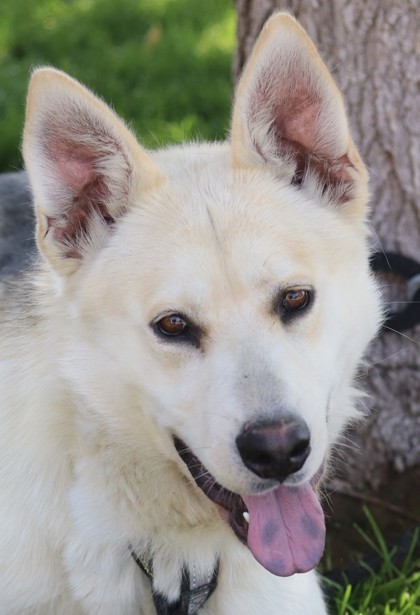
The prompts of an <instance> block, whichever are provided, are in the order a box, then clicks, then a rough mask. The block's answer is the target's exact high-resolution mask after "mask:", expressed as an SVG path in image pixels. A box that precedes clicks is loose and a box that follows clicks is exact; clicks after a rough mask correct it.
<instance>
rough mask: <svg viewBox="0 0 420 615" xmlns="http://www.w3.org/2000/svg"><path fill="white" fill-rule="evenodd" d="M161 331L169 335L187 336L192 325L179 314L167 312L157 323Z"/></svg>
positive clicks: (157, 327)
mask: <svg viewBox="0 0 420 615" xmlns="http://www.w3.org/2000/svg"><path fill="white" fill-rule="evenodd" d="M155 327H156V329H157V331H158V332H159V333H161V334H162V335H166V336H169V337H179V336H185V335H188V334H189V333H190V326H189V325H188V323H187V322H186V321H185V320H184V318H182V316H180V315H179V314H167V315H166V316H164V317H163V318H161V319H160V320H158V321H157V322H156V323H155Z"/></svg>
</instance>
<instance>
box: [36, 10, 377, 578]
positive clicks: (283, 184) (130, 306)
mask: <svg viewBox="0 0 420 615" xmlns="http://www.w3.org/2000/svg"><path fill="white" fill-rule="evenodd" d="M24 155H25V160H26V165H27V169H28V172H29V175H30V179H31V184H32V188H33V193H34V199H35V205H36V210H37V217H38V230H37V240H38V245H39V249H40V251H41V253H42V254H43V256H44V260H45V262H46V264H47V267H46V268H47V270H48V271H49V272H50V274H48V275H50V281H51V283H50V291H49V292H50V294H51V300H50V301H49V302H50V304H53V303H54V305H58V306H59V309H60V311H61V312H62V313H63V314H64V317H65V323H64V324H63V325H62V326H63V336H62V339H59V340H57V341H56V343H57V346H58V347H59V348H60V352H61V353H62V363H63V365H64V370H65V373H66V377H67V378H69V379H70V380H71V382H72V384H73V386H74V387H75V388H76V390H77V394H78V395H80V396H82V397H83V400H84V411H86V412H87V413H91V414H92V415H94V416H95V417H96V419H97V420H98V421H100V422H101V424H102V425H105V424H107V425H111V428H112V429H115V433H116V434H121V433H124V434H125V436H124V437H126V438H128V437H129V435H131V436H132V438H133V439H134V440H135V439H136V438H138V439H139V442H140V441H141V442H142V448H143V449H148V450H149V449H153V450H160V449H159V446H161V444H162V442H164V443H165V446H166V450H164V451H163V455H166V456H167V457H168V458H174V457H175V456H176V459H177V463H178V465H179V468H180V470H181V471H182V472H186V467H185V465H184V462H185V464H187V466H188V468H189V471H190V472H191V475H192V476H193V478H194V480H195V482H196V483H197V485H198V486H199V488H200V489H201V490H202V491H203V492H204V493H205V495H206V498H209V499H210V500H212V501H213V502H214V503H216V504H217V505H218V506H219V509H220V511H221V514H222V516H224V517H225V518H226V520H227V521H228V522H229V523H230V524H231V526H232V528H233V529H234V531H235V532H236V534H237V536H238V537H239V538H240V539H241V540H242V541H244V542H245V541H247V543H248V545H249V547H250V549H251V550H252V552H253V553H254V555H255V557H256V558H257V559H258V560H259V561H260V562H261V563H262V564H263V565H264V566H265V567H266V568H268V569H269V570H271V571H272V572H274V573H276V574H280V575H288V574H292V573H293V572H296V571H302V570H308V569H310V568H312V567H313V566H314V565H315V564H316V563H317V561H318V559H319V557H320V554H321V552H322V545H323V534H324V524H323V519H322V512H321V510H320V507H319V504H318V500H317V498H316V496H315V495H314V489H315V486H316V484H317V482H318V480H319V477H320V474H321V472H322V467H323V464H324V463H325V459H326V455H327V452H328V447H329V444H330V443H331V441H333V440H334V439H335V438H336V436H337V434H338V433H339V431H340V430H341V429H342V427H343V425H344V423H345V421H346V420H348V419H349V418H350V417H351V416H354V414H355V410H354V400H353V397H354V391H353V379H354V376H355V370H356V368H357V365H358V363H359V361H360V359H361V356H362V354H363V351H364V349H365V347H366V345H367V343H368V341H369V340H370V339H371V337H372V336H373V334H374V333H375V331H376V328H377V323H378V320H379V301H378V293H377V290H376V288H375V285H374V283H373V281H372V278H371V275H370V273H369V267H368V248H367V230H366V226H365V216H366V211H365V208H366V200H367V174H366V171H365V168H364V166H363V164H362V162H361V161H360V158H359V156H358V154H357V151H356V149H355V147H354V145H353V143H352V140H351V137H350V134H349V131H348V126H347V120H346V116H345V112H344V106H343V102H342V99H341V96H340V94H339V92H338V90H337V88H336V86H335V84H334V82H333V80H332V78H331V76H330V75H329V73H328V71H327V69H326V67H325V66H324V64H323V63H322V61H321V60H320V58H319V56H318V54H317V52H316V50H315V48H314V47H313V45H312V43H311V41H310V40H309V39H308V37H307V36H306V34H305V33H304V31H303V30H302V29H301V28H300V26H299V25H298V24H297V23H296V22H295V21H294V20H293V18H291V17H290V16H288V15H278V16H275V17H274V18H272V19H271V20H270V21H269V22H268V23H267V25H266V26H265V27H264V29H263V31H262V33H261V35H260V38H259V40H258V42H257V44H256V47H255V49H254V52H253V54H252V56H251V58H250V60H249V63H248V65H247V67H246V69H245V71H244V74H243V76H242V78H241V81H240V83H239V85H238V88H237V92H236V99H235V105H234V112H233V123H232V132H231V139H230V142H229V143H226V144H223V145H218V144H216V145H210V144H203V145H189V146H184V147H178V148H171V149H169V150H167V151H161V152H157V153H153V154H152V153H147V152H146V151H145V150H143V149H142V148H141V147H140V145H138V143H137V142H136V140H135V138H134V137H133V135H132V134H131V132H130V131H129V130H128V129H127V128H126V127H125V126H124V125H123V124H122V122H121V121H120V120H119V119H118V118H117V117H116V116H115V115H114V114H113V112H112V111H111V110H110V109H109V108H108V107H106V106H105V105H104V104H103V103H102V102H101V101H99V100H98V99H97V98H95V97H94V96H93V95H92V94H91V93H90V92H88V91H87V90H85V89H84V88H83V87H82V86H80V85H79V84H78V83H77V82H75V81H73V80H72V79H70V78H69V77H67V76H65V75H64V74H62V73H60V72H58V71H55V70H52V69H41V70H39V71H37V72H36V73H35V75H34V76H33V80H32V84H31V87H30V92H29V97H28V112H27V124H26V129H25V137H24ZM47 303H48V302H47ZM49 309H50V308H49ZM146 423H147V424H148V428H147V436H145V431H146V428H145V425H146ZM150 425H152V426H153V428H152V429H149V426H150ZM148 439H150V440H152V441H151V442H149V441H148ZM168 443H169V444H168ZM155 445H156V446H155ZM161 448H162V447H161ZM176 451H177V452H176ZM141 452H142V451H140V453H141ZM143 452H144V451H143ZM194 488H195V487H194ZM199 497H202V495H201V494H200V495H199ZM243 513H245V515H244V514H243Z"/></svg>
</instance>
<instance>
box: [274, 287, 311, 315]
mask: <svg viewBox="0 0 420 615" xmlns="http://www.w3.org/2000/svg"><path fill="white" fill-rule="evenodd" d="M310 298H311V293H310V291H309V290H306V289H304V288H297V289H293V290H288V291H287V292H286V293H285V294H284V296H283V300H282V302H281V305H282V308H283V310H284V312H285V313H290V312H296V311H298V310H303V309H304V308H306V307H307V306H308V305H309V302H310Z"/></svg>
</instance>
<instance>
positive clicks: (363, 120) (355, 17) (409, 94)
mask: <svg viewBox="0 0 420 615" xmlns="http://www.w3.org/2000/svg"><path fill="white" fill-rule="evenodd" d="M236 6H237V11H238V48H237V53H236V58H235V64H234V73H235V78H237V77H238V75H239V73H240V71H241V69H242V67H243V65H244V63H245V62H246V59H247V57H248V55H249V52H250V50H251V48H252V45H253V42H254V41H255V38H256V36H257V34H258V33H259V31H260V29H261V27H262V25H263V23H264V21H265V20H266V19H267V17H268V16H269V15H270V14H271V13H272V12H273V11H274V10H279V9H283V10H287V11H289V12H290V13H292V14H293V15H294V16H295V17H297V19H299V21H300V22H301V24H302V25H303V26H304V27H305V28H306V30H307V31H308V33H309V35H310V36H311V37H312V39H313V40H314V42H315V44H316V45H317V47H318V49H319V50H320V52H321V55H322V56H323V58H324V60H325V61H326V62H327V64H328V66H329V68H330V69H331V70H332V72H333V75H334V77H335V79H336V81H337V83H338V85H339V87H340V89H341V91H342V92H343V95H344V98H345V101H346V104H347V108H348V112H349V116H350V125H351V127H352V133H353V137H354V140H355V143H356V144H357V146H358V148H359V151H360V153H361V155H362V157H363V159H364V161H365V163H366V164H367V167H368V169H370V192H371V204H372V226H373V241H374V242H375V247H376V249H380V248H381V247H383V249H385V250H387V251H396V252H400V253H402V254H405V255H406V256H410V257H412V258H414V259H415V260H417V261H418V262H420V204H419V202H418V201H416V196H417V195H418V194H420V167H419V135H420V114H419V112H418V105H419V99H418V93H419V82H420V67H419V62H418V56H416V53H418V51H419V45H420V40H419V34H418V33H419V23H420V5H419V3H418V0H352V2H347V1H346V0H329V1H328V2H327V1H325V0H310V1H308V0H236ZM383 280H384V286H385V296H386V298H387V300H388V301H390V302H393V303H392V304H391V303H390V307H391V308H395V310H398V309H402V308H403V307H404V305H405V304H404V302H405V301H407V298H406V296H405V287H404V286H403V285H402V283H401V280H400V279H398V278H397V277H395V276H394V277H393V278H392V279H391V278H388V276H387V279H385V278H383ZM418 307H419V310H420V306H418ZM365 372H366V378H367V387H366V388H367V390H368V391H369V392H370V394H371V397H370V399H368V400H367V405H368V406H369V407H370V408H371V409H372V410H371V414H370V416H369V419H368V420H367V422H365V423H364V424H360V425H358V427H357V430H356V431H354V432H353V433H351V435H350V437H351V440H352V441H353V443H355V444H356V445H357V446H358V447H359V448H360V450H361V454H355V453H354V450H350V449H345V450H344V451H343V452H342V454H343V456H344V463H343V467H342V469H341V470H340V474H341V475H342V477H343V478H344V479H345V480H346V481H347V482H348V483H350V485H353V486H357V487H358V488H360V487H361V486H363V485H366V486H369V487H370V488H372V487H377V486H379V484H380V483H382V482H384V481H385V480H386V477H387V474H388V472H389V470H390V469H394V470H397V471H403V470H407V469H408V468H412V467H414V466H416V465H418V464H419V462H420V327H419V326H418V325H417V327H415V328H412V329H409V330H407V331H406V333H405V334H404V335H398V334H396V333H393V332H387V333H383V334H381V335H380V336H379V338H378V339H377V340H376V341H375V343H374V344H373V345H372V347H371V349H370V352H369V355H368V361H367V366H366V370H365ZM363 375H365V374H363ZM346 450H347V452H346Z"/></svg>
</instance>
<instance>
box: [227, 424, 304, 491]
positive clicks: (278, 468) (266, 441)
mask: <svg viewBox="0 0 420 615" xmlns="http://www.w3.org/2000/svg"><path fill="white" fill-rule="evenodd" d="M236 446H237V447H238V450H239V453H240V455H241V457H242V460H243V462H244V464H245V465H246V467H247V468H248V469H249V470H251V471H252V472H254V474H256V475H257V476H260V477H261V478H275V479H277V480H278V481H284V480H285V479H286V478H287V477H288V476H289V475H290V474H293V473H294V472H297V471H298V470H300V469H301V467H302V466H303V464H304V463H305V461H306V458H307V457H308V455H309V453H310V452H311V447H310V433H309V429H308V426H307V425H306V423H305V421H303V420H302V419H297V418H285V419H283V420H281V421H278V422H275V423H274V422H273V423H261V422H259V423H251V424H248V425H246V426H245V428H244V429H243V431H242V433H241V434H240V435H239V436H238V437H237V438H236Z"/></svg>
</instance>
